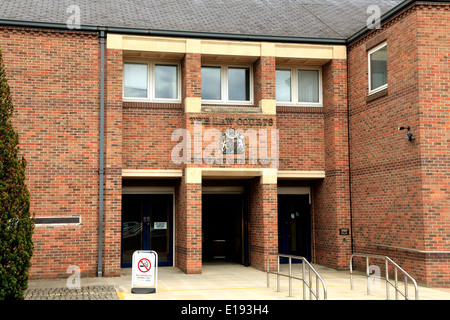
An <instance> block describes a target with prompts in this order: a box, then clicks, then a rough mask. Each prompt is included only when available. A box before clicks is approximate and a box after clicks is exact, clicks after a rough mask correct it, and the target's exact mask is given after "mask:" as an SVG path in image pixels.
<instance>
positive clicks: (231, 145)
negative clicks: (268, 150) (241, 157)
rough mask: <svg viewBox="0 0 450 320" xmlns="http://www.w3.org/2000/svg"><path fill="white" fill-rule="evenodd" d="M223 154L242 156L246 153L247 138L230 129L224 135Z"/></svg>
mask: <svg viewBox="0 0 450 320" xmlns="http://www.w3.org/2000/svg"><path fill="white" fill-rule="evenodd" d="M222 152H223V153H236V154H241V153H244V152H245V136H244V135H243V134H241V133H239V131H237V130H235V129H233V128H230V129H228V130H227V131H225V133H223V134H222Z"/></svg>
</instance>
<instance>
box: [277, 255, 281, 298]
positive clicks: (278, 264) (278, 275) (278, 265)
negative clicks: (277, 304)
mask: <svg viewBox="0 0 450 320" xmlns="http://www.w3.org/2000/svg"><path fill="white" fill-rule="evenodd" d="M277 292H280V256H278V258H277Z"/></svg>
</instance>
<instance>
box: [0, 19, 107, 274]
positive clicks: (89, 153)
mask: <svg viewBox="0 0 450 320" xmlns="http://www.w3.org/2000/svg"><path fill="white" fill-rule="evenodd" d="M0 48H1V49H2V52H3V59H4V62H5V66H6V72H7V76H8V78H9V85H10V86H11V93H12V97H13V103H14V107H15V113H14V118H13V123H14V127H15V129H16V130H17V131H18V133H19V137H20V150H21V151H20V152H21V154H22V155H23V156H25V158H26V160H27V162H28V165H27V171H26V174H27V185H28V189H29V191H30V194H31V211H32V212H34V213H35V216H36V217H48V216H52V217H53V216H55V217H58V216H72V215H78V216H80V217H81V224H80V225H51V226H50V225H48V226H45V225H37V226H36V227H35V230H34V235H33V241H34V244H35V251H34V255H33V258H32V264H33V265H32V267H31V269H30V276H31V277H32V278H44V277H67V276H68V274H66V270H67V267H69V266H70V265H78V266H79V267H80V270H81V273H82V275H85V276H92V275H94V274H95V272H96V266H97V239H98V229H97V226H98V219H97V217H98V163H99V145H98V141H99V130H98V129H99V116H98V114H99V101H100V92H99V87H100V78H99V74H100V65H99V61H100V60H99V58H100V51H99V49H100V46H99V39H98V36H97V34H96V33H93V34H88V33H77V32H69V31H68V32H64V31H59V32H51V31H39V30H27V29H14V28H2V29H0ZM75 52H76V54H72V53H75Z"/></svg>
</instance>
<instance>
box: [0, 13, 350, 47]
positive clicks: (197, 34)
mask: <svg viewBox="0 0 450 320" xmlns="http://www.w3.org/2000/svg"><path fill="white" fill-rule="evenodd" d="M0 26H9V27H22V28H39V29H53V30H65V31H74V32H76V31H80V32H100V31H105V32H109V33H121V34H129V35H153V36H166V37H185V38H207V39H220V40H237V41H262V42H263V41H265V42H290V43H310V44H332V45H345V44H346V43H347V41H346V39H340V38H314V37H295V36H274V35H264V34H261V35H258V34H239V33H220V32H202V31H183V30H162V29H145V28H130V27H114V26H109V27H107V26H94V25H80V26H79V28H68V26H67V24H65V23H55V22H40V21H26V20H9V19H0Z"/></svg>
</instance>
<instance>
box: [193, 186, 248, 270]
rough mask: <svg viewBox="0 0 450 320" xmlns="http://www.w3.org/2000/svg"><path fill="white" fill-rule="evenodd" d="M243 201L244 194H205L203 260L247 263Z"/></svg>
mask: <svg viewBox="0 0 450 320" xmlns="http://www.w3.org/2000/svg"><path fill="white" fill-rule="evenodd" d="M243 198H244V197H243V195H242V194H203V197H202V237H203V238H202V254H203V257H202V259H203V261H205V262H206V261H230V262H237V263H242V264H244V265H247V264H248V263H247V262H246V261H248V258H247V257H248V255H247V254H246V251H247V250H246V246H247V241H246V238H247V235H246V233H247V232H246V228H245V226H246V225H247V223H246V214H245V212H244V211H245V210H244V199H243Z"/></svg>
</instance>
